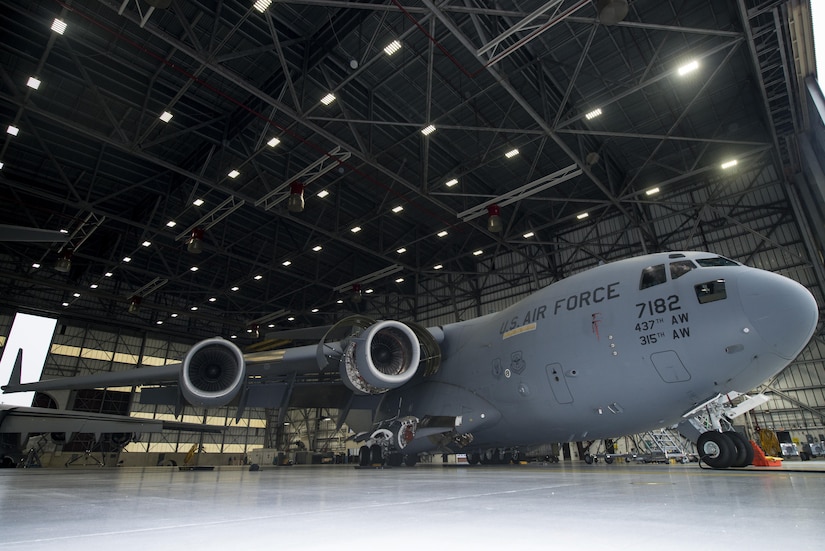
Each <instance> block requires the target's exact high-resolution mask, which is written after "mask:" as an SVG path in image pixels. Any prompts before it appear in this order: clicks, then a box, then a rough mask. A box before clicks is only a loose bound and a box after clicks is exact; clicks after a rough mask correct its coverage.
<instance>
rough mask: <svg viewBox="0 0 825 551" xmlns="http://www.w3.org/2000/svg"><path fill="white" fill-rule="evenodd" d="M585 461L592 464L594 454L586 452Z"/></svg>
mask: <svg viewBox="0 0 825 551" xmlns="http://www.w3.org/2000/svg"><path fill="white" fill-rule="evenodd" d="M584 462H585V463H587V464H588V465H590V464H592V463H593V456H592V455H590V454H589V453H586V454H584Z"/></svg>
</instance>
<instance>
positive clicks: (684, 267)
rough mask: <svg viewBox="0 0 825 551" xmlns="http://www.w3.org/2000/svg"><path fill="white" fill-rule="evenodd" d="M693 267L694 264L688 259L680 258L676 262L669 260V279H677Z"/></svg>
mask: <svg viewBox="0 0 825 551" xmlns="http://www.w3.org/2000/svg"><path fill="white" fill-rule="evenodd" d="M695 267H696V265H695V264H694V263H693V262H691V261H690V260H680V261H678V262H671V263H670V279H679V278H680V277H682V276H683V275H685V274H686V273H688V272H689V271H691V270H692V269H694V268H695Z"/></svg>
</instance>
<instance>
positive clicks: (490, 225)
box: [487, 204, 503, 233]
mask: <svg viewBox="0 0 825 551" xmlns="http://www.w3.org/2000/svg"><path fill="white" fill-rule="evenodd" d="M487 215H488V218H487V230H488V231H490V232H492V233H500V232H501V230H502V227H503V224H502V223H501V207H499V206H498V205H496V204H492V205H487Z"/></svg>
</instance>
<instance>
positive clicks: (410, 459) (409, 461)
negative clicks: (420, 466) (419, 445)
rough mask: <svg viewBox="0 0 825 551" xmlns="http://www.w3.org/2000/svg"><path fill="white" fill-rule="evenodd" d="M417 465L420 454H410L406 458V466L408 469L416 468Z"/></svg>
mask: <svg viewBox="0 0 825 551" xmlns="http://www.w3.org/2000/svg"><path fill="white" fill-rule="evenodd" d="M416 463H418V454H415V453H408V454H407V455H405V456H404V465H406V466H407V467H415V465H416Z"/></svg>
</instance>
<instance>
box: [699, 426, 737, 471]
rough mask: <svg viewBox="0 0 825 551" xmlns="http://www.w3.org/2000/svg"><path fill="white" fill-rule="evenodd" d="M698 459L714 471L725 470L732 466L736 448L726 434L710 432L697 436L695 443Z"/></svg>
mask: <svg viewBox="0 0 825 551" xmlns="http://www.w3.org/2000/svg"><path fill="white" fill-rule="evenodd" d="M696 449H697V450H698V451H699V457H700V458H701V459H702V461H704V462H705V464H707V466H708V467H712V468H714V469H727V468H728V467H730V466H731V465H732V464H733V460H734V459H735V454H736V446H735V445H734V443H733V440H732V439H731V438H730V437H728V435H727V434H724V433H721V432H717V431H715V430H711V431H708V432H703V433H702V434H700V435H699V440H698V442H697V443H696Z"/></svg>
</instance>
